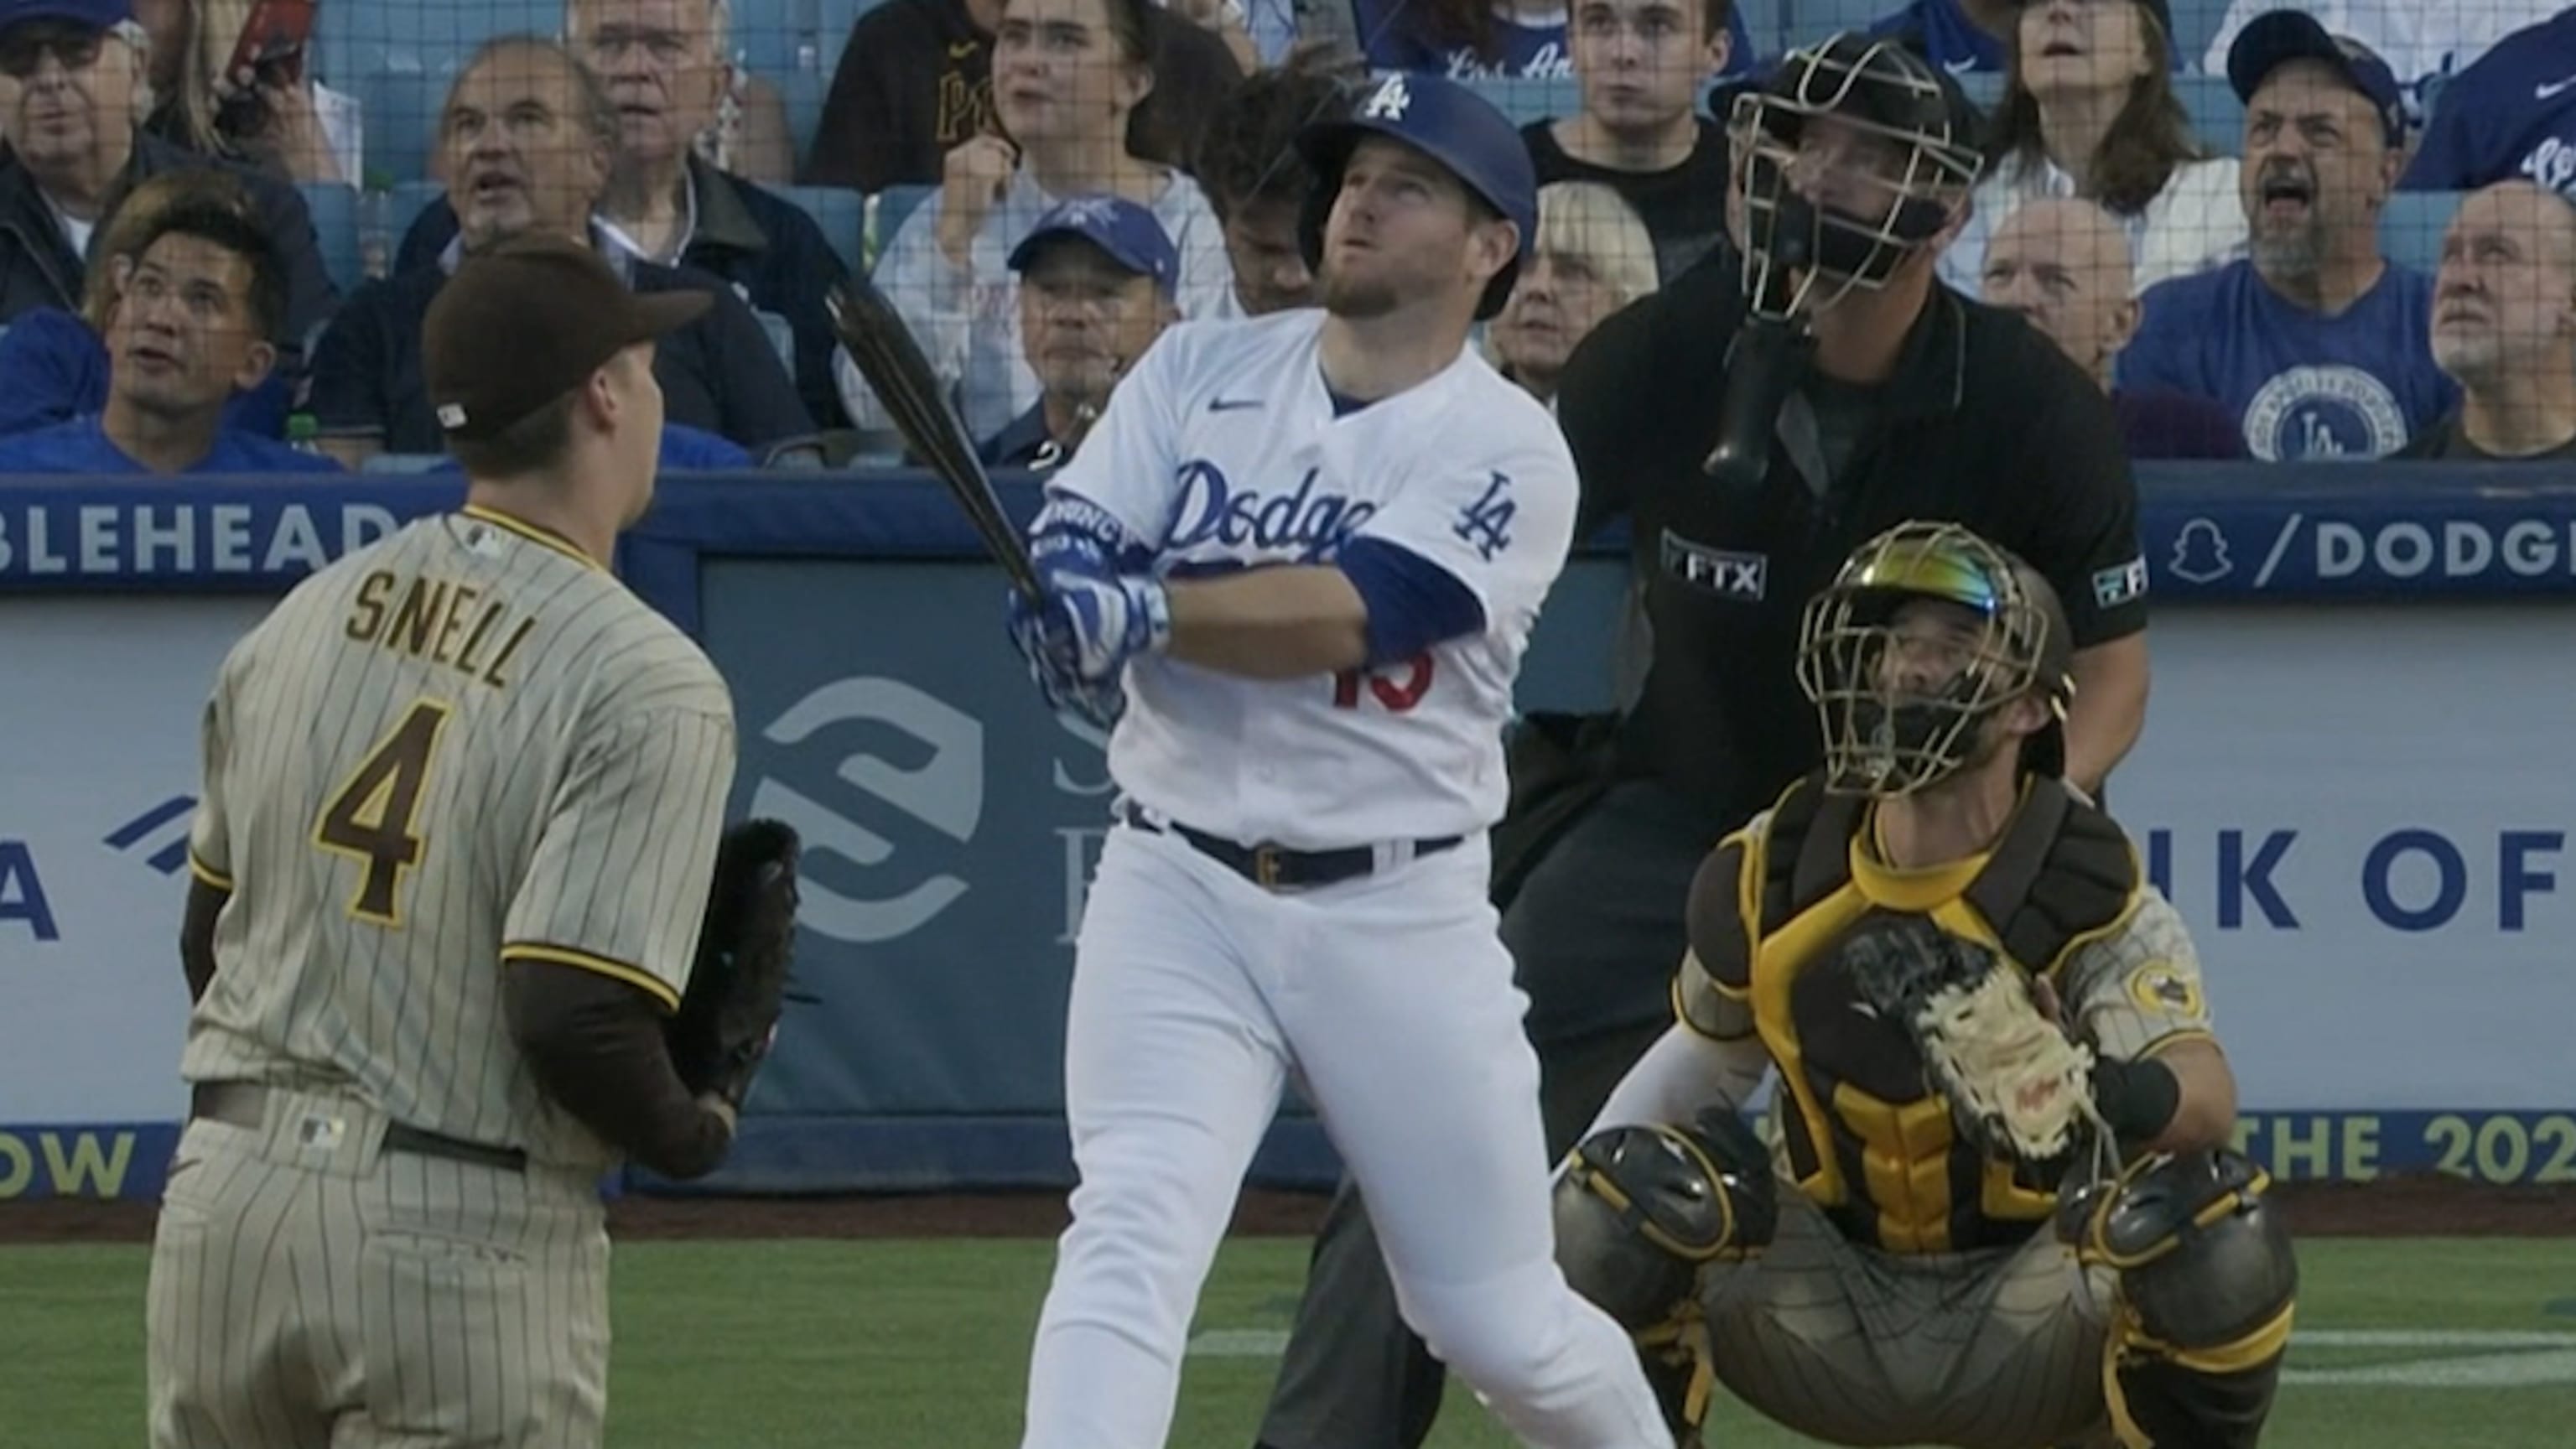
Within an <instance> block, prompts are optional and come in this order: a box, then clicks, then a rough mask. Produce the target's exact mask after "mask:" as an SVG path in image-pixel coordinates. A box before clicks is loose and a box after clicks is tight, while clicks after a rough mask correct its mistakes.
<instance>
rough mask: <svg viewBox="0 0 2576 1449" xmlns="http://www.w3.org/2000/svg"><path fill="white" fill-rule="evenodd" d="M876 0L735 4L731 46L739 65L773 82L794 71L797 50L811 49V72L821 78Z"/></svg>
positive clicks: (771, 0) (754, 0)
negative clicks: (741, 60)
mask: <svg viewBox="0 0 2576 1449" xmlns="http://www.w3.org/2000/svg"><path fill="white" fill-rule="evenodd" d="M875 3H876V0H737V3H736V4H735V5H734V7H733V48H734V50H735V51H736V52H738V53H739V54H740V55H741V56H742V59H743V63H744V64H745V65H747V66H749V67H751V69H752V70H753V71H754V72H756V73H757V74H759V75H761V76H764V77H766V78H767V79H768V80H769V81H770V82H771V83H773V84H783V83H784V82H785V79H786V77H787V76H788V75H790V74H792V73H794V72H795V71H796V70H797V69H798V65H797V61H798V54H797V52H798V51H799V49H800V48H802V47H804V46H807V45H811V46H812V47H813V48H814V62H815V64H814V69H815V71H816V72H818V73H820V74H821V75H822V77H823V78H824V79H825V80H827V81H828V80H830V79H831V77H832V67H833V66H835V65H837V64H839V63H840V58H841V42H843V41H845V40H847V39H849V38H850V27H851V26H852V25H854V24H856V23H857V22H858V18H859V16H860V14H861V13H862V12H864V11H865V10H867V9H868V8H869V6H871V5H873V4H875Z"/></svg>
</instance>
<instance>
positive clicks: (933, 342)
mask: <svg viewBox="0 0 2576 1449" xmlns="http://www.w3.org/2000/svg"><path fill="white" fill-rule="evenodd" d="M1153 13H1154V8H1153V5H1152V3H1151V0H1010V5H1009V8H1008V9H1007V10H1005V11H1004V12H1003V14H1002V24H1001V29H1000V31H999V32H998V33H997V34H996V35H995V37H994V41H993V86H994V97H995V104H996V107H997V109H998V111H999V113H1000V114H999V119H1000V123H1001V129H1002V131H1003V132H1004V133H1006V134H1007V135H1008V136H1009V137H1010V139H1009V140H1004V139H1003V138H1002V136H1000V135H984V136H978V137H976V138H975V139H973V140H971V141H968V142H967V143H965V144H964V145H962V146H959V147H958V148H956V149H955V150H953V151H951V152H949V153H948V159H947V163H946V164H947V177H946V179H945V180H944V181H943V182H941V184H940V189H939V194H938V195H936V196H933V197H931V198H929V199H928V200H926V201H924V202H923V203H922V204H921V206H920V208H919V209H918V210H916V211H914V212H913V214H912V215H911V216H910V217H909V218H907V219H906V220H905V222H904V224H903V229H902V230H901V231H898V232H896V233H895V237H894V241H893V242H892V243H891V244H890V245H889V246H888V247H887V248H886V254H885V256H884V257H883V258H881V259H879V261H878V262H877V268H876V284H877V286H878V288H879V289H881V290H882V291H883V292H884V293H885V294H886V297H887V298H888V299H889V300H891V301H892V302H893V303H894V305H895V308H896V310H897V311H899V312H901V313H902V314H903V318H904V321H905V322H907V323H908V324H910V326H911V328H912V331H913V335H914V336H916V337H918V338H919V339H920V340H921V347H922V351H923V352H924V353H925V354H927V355H928V357H929V359H930V365H931V367H932V369H933V370H935V371H936V372H937V373H938V374H939V377H940V379H941V380H942V381H943V382H945V383H947V384H948V385H949V386H950V387H952V388H953V389H955V391H956V393H957V402H958V411H959V412H960V413H961V414H962V415H963V416H964V418H965V421H966V428H967V431H968V433H969V435H970V436H973V437H979V438H982V437H990V436H992V435H993V434H994V433H997V432H999V431H1001V430H1002V429H1003V428H1004V427H1005V426H1007V425H1009V423H1010V421H1011V420H1012V419H1013V418H1016V417H1018V416H1019V415H1020V414H1022V413H1024V412H1026V411H1028V409H1029V406H1030V404H1032V403H1035V402H1036V401H1037V400H1038V379H1037V374H1036V373H1034V372H1031V371H1030V370H1029V363H1028V357H1027V354H1026V352H1025V350H1024V343H1023V341H1022V339H1021V337H1020V314H1019V302H1018V296H1017V293H1018V279H1017V278H1016V277H1014V276H1013V275H1012V274H1011V270H1010V255H1011V252H1012V251H1013V250H1014V249H1015V248H1017V247H1018V246H1019V244H1020V243H1021V241H1023V240H1025V239H1026V238H1027V236H1028V234H1029V229H1030V228H1031V227H1033V226H1035V225H1037V220H1038V218H1039V217H1040V216H1042V215H1044V214H1045V213H1046V212H1047V210H1048V209H1049V208H1051V207H1053V206H1054V205H1055V204H1056V203H1057V202H1059V201H1062V200H1065V199H1067V198H1070V197H1075V196H1085V195H1095V194H1098V195H1109V196H1123V197H1125V198H1126V199H1128V200H1129V201H1133V202H1136V203H1138V204H1139V205H1142V206H1145V207H1147V208H1149V209H1150V210H1152V212H1153V213H1154V217H1155V219H1156V220H1158V221H1160V222H1161V223H1162V224H1163V233H1164V235H1166V236H1168V237H1170V238H1171V239H1172V245H1173V246H1174V247H1176V248H1177V249H1179V251H1180V255H1181V280H1180V286H1179V288H1178V291H1177V296H1178V298H1179V301H1180V306H1181V315H1183V316H1185V317H1207V316H1213V315H1215V314H1216V312H1217V311H1218V309H1219V308H1221V307H1222V306H1223V305H1224V299H1225V295H1226V292H1227V290H1228V289H1229V288H1230V287H1231V286H1232V285H1233V283H1232V280H1231V278H1229V277H1228V275H1227V272H1226V260H1225V238H1224V236H1223V235H1222V231H1223V228H1222V227H1220V226H1219V225H1218V223H1217V219H1216V213H1215V212H1213V211H1210V210H1209V209H1208V202H1207V196H1206V194H1205V193H1203V192H1201V191H1200V190H1199V188H1198V183H1196V182H1194V181H1192V180H1191V179H1190V178H1189V177H1187V176H1185V175H1183V174H1182V173H1181V172H1179V171H1176V170H1174V169H1172V168H1171V167H1168V166H1164V165H1162V164H1160V163H1158V162H1155V161H1153V160H1150V159H1148V158H1146V157H1144V156H1141V155H1138V154H1137V153H1136V151H1135V150H1134V149H1133V148H1132V147H1130V146H1129V144H1128V143H1127V140H1126V137H1127V134H1128V130H1127V117H1128V116H1129V114H1130V113H1132V112H1133V111H1134V110H1135V108H1136V104H1137V103H1138V102H1139V101H1141V100H1143V99H1144V98H1145V96H1146V95H1147V94H1148V93H1150V92H1151V91H1152V89H1153V87H1154V83H1155V82H1154V70H1153V66H1152V65H1151V63H1150V62H1151V59H1152V51H1151V48H1150V47H1151V36H1152V25H1153V21H1152V18H1151V17H1152V15H1153ZM835 365H836V366H837V368H838V371H839V375H840V382H841V401H842V403H843V405H844V406H846V407H847V408H848V409H849V413H850V417H851V419H852V420H853V421H855V422H856V423H857V424H858V425H859V426H860V427H862V428H878V427H883V426H885V425H886V413H885V410H884V408H883V407H882V406H881V405H879V403H878V402H877V398H876V394H875V393H874V392H872V391H871V390H870V389H869V387H868V385H867V381H866V379H864V378H862V377H860V376H859V370H858V368H857V367H856V366H854V365H853V364H852V363H851V362H850V360H849V358H848V356H847V355H846V354H835Z"/></svg>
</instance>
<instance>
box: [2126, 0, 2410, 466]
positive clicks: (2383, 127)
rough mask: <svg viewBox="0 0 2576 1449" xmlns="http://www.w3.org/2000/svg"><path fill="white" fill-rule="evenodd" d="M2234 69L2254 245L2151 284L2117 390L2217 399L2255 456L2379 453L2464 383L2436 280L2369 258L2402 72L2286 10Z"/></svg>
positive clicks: (2400, 135)
mask: <svg viewBox="0 0 2576 1449" xmlns="http://www.w3.org/2000/svg"><path fill="white" fill-rule="evenodd" d="M2227 80H2228V84H2229V85H2230V86H2231V87H2232V88H2233V89H2234V90H2235V92H2236V94H2237V95H2238V96H2239V97H2241V98H2242V99H2243V100H2244V102H2245V157H2244V163H2243V168H2242V170H2241V172H2240V173H2239V179H2238V188H2239V191H2240V193H2241V196H2242V199H2243V201H2244V205H2245V219H2246V223H2247V226H2248V228H2249V230H2250V232H2251V235H2252V242H2251V248H2250V250H2251V255H2250V256H2249V257H2248V258H2247V259H2246V260H2244V261H2240V262H2234V263H2230V264H2229V265H2227V266H2224V267H2221V268H2218V269H2217V270H2215V271H2208V272H2202V273H2199V274H2197V275H2194V276H2189V277H2181V278H2177V279H2176V280H2174V281H2170V282H2166V283H2164V284H2162V285H2161V286H2156V287H2151V288H2149V289H2148V290H2147V294H2146V297H2145V305H2146V315H2145V317H2144V318H2143V319H2142V320H2141V321H2140V323H2139V324H2138V335H2137V338H2136V340H2135V341H2133V342H2131V343H2130V344H2129V349H2128V351H2127V352H2126V353H2125V354H2123V355H2122V357H2121V358H2120V369H2119V378H2120V385H2121V386H2123V387H2139V388H2144V387H2169V388H2173V389H2175V390H2177V391H2180V392H2187V393H2192V394H2195V395H2197V396H2200V397H2205V398H2211V399H2214V400H2216V401H2217V402H2219V403H2221V404H2223V405H2225V406H2226V407H2227V408H2228V409H2229V410H2230V411H2232V412H2234V413H2235V414H2236V415H2237V418H2238V422H2239V425H2240V426H2241V427H2242V428H2243V430H2244V433H2245V447H2246V451H2247V452H2249V453H2251V454H2252V455H2253V456H2254V457H2256V458H2259V459H2262V460H2263V461H2265V462H2295V461H2299V460H2302V459H2306V460H2318V459H2332V458H2357V459H2361V458H2381V457H2386V456H2387V455H2388V454H2390V453H2394V452H2396V451H2397V450H2398V449H2399V448H2402V447H2404V446H2405V445H2406V441H2407V440H2408V439H2409V438H2411V437H2413V436H2414V435H2415V434H2416V432H2417V431H2419V430H2421V429H2423V428H2427V427H2430V426H2431V425H2432V424H2433V421H2434V420H2435V419H2437V418H2439V417H2440V416H2441V415H2442V414H2443V413H2444V412H2446V411H2448V410H2449V409H2450V407H2451V404H2452V401H2453V399H2454V398H2455V396H2456V394H2457V389H2455V388H2453V387H2452V386H2451V383H2450V380H2449V379H2448V378H2445V377H2443V376H2442V373H2441V370H2440V369H2439V368H2437V367H2435V366H2434V365H2433V354H2432V351H2431V348H2430V347H2429V346H2428V344H2427V340H2426V335H2425V334H2426V328H2427V325H2428V322H2429V319H2430V317H2431V314H2432V302H2433V291H2432V283H2431V282H2430V281H2429V280H2428V279H2427V278H2425V277H2424V276H2422V275H2421V274H2419V273H2416V272H2412V271H2409V270H2407V269H2406V268H2404V267H2401V266H2398V265H2396V264H2394V263H2392V262H2390V261H2389V260H2388V259H2387V258H2385V257H2383V256H2381V255H2380V253H2379V215H2380V210H2381V208H2382V207H2383V206H2385V205H2386V204H2387V200H2388V192H2389V188H2390V187H2392V186H2394V185H2395V184H2396V181H2397V172H2398V168H2399V165H2400V162H2401V157H2400V152H2399V149H2398V148H2399V146H2400V144H2401V143H2402V141H2403V139H2404V133H2405V118H2404V115H2403V112H2402V111H2401V109H2400V105H2399V100H2398V94H2397V82H2396V80H2395V78H2394V77H2392V76H2391V75H2390V74H2389V73H2388V67H2387V66H2385V65H2383V64H2381V63H2380V60H2379V57H2377V56H2375V55H2372V54H2371V53H2370V52H2369V51H2367V50H2364V49H2362V48H2361V47H2359V46H2358V45H2355V44H2354V43H2352V42H2351V41H2349V40H2343V39H2339V38H2337V37H2335V36H2331V35H2328V34H2326V32H2325V29H2324V27H2322V26H2320V25H2318V24H2317V22H2316V21H2314V20H2312V19H2310V18H2309V17H2308V16H2306V15H2304V14H2301V13H2300V12H2298V11H2295V10H2282V11H2275V12H2274V13H2272V14H2270V15H2267V16H2264V17H2263V18H2262V19H2261V20H2259V21H2257V22H2255V23H2254V24H2252V25H2249V26H2247V27H2246V28H2245V31H2244V33H2243V34H2241V35H2239V36H2238V37H2237V40H2236V48H2235V49H2234V50H2233V51H2232V52H2230V54H2229V58H2228V67H2227Z"/></svg>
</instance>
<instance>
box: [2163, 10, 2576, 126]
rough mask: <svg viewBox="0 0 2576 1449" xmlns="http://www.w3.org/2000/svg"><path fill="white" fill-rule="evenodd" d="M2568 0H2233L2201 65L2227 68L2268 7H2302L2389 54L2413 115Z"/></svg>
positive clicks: (2331, 29)
mask: <svg viewBox="0 0 2576 1449" xmlns="http://www.w3.org/2000/svg"><path fill="white" fill-rule="evenodd" d="M2566 5H2567V0H2233V3H2231V4H2230V5H2229V6H2228V7H2227V14H2226V16H2225V17H2224V18H2223V19H2221V20H2220V21H2219V23H2218V29H2217V30H2216V31H2214V32H2213V33H2212V34H2211V35H2210V37H2209V51H2208V54H2207V55H2206V57H2205V58H2204V59H2203V60H2202V62H2201V66H2202V68H2203V69H2204V70H2206V71H2208V72H2209V73H2210V74H2211V75H2218V74H2221V73H2223V72H2224V71H2225V70H2226V69H2227V53H2228V51H2229V49H2230V48H2232V47H2233V46H2234V45H2235V44H2236V37H2237V36H2238V35H2240V34H2242V33H2243V32H2244V29H2245V27H2246V26H2248V25H2251V24H2253V23H2254V21H2255V20H2256V19H2258V18H2260V17H2261V16H2263V15H2265V14H2266V13H2268V12H2271V11H2275V10H2304V11H2306V12H2307V13H2308V14H2310V15H2313V16H2315V17H2316V18H2317V23H2318V24H2320V25H2322V26H2324V27H2325V28H2326V30H2327V32H2328V33H2329V34H2333V35H2345V36H2350V37H2351V38H2352V39H2354V40H2357V41H2359V42H2360V43H2361V44H2363V45H2364V46H2367V47H2369V49H2370V52H2371V54H2373V55H2376V56H2378V57H2379V58H2380V59H2381V60H2384V61H2386V62H2388V69H2389V73H2390V74H2392V75H2394V76H2396V77H2397V84H2398V85H2399V86H2400V87H2401V88H2403V89H2404V91H2405V93H2406V114H2407V119H2408V120H2409V121H2410V122H2420V121H2421V120H2422V119H2423V116H2424V103H2425V102H2426V101H2427V100H2428V99H2429V98H2430V97H2431V96H2432V95H2433V94H2434V93H2435V92H2436V91H2438V90H2443V89H2447V88H2448V86H2449V84H2450V82H2451V81H2453V80H2457V79H2458V78H2459V77H2460V76H2461V74H2462V73H2463V72H2465V71H2466V70H2467V69H2468V68H2469V66H2470V65H2472V64H2473V63H2475V62H2476V61H2477V59H2478V58H2479V57H2480V56H2482V55H2484V54H2486V52H2487V48H2488V47H2489V46H2492V45H2497V44H2501V43H2502V42H2503V39H2504V37H2505V36H2508V35H2510V34H2512V33H2513V32H2515V31H2517V30H2520V29H2522V28H2524V27H2525V26H2529V25H2534V24H2537V23H2539V22H2540V21H2542V20H2544V19H2547V18H2548V17H2549V16H2551V15H2553V14H2555V13H2557V12H2559V11H2561V10H2564V9H2565V8H2566Z"/></svg>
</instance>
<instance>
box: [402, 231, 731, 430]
mask: <svg viewBox="0 0 2576 1449" xmlns="http://www.w3.org/2000/svg"><path fill="white" fill-rule="evenodd" d="M714 302H715V297H714V296H713V295H712V294H711V293H707V292H698V291H688V292H663V293H659V294H656V295H653V296H649V297H639V296H637V295H635V294H634V293H633V292H631V291H629V290H627V287H626V283H625V282H623V281H621V280H620V279H619V278H618V275H617V272H616V270H615V269H614V268H612V267H610V266H609V265H608V263H607V262H606V261H604V260H602V259H601V258H600V255H599V254H598V253H597V252H595V251H593V250H591V249H590V248H589V247H587V246H584V245H582V244H581V243H579V242H576V241H573V240H571V239H569V238H566V237H553V236H525V237H519V238H516V239H514V240H511V241H507V242H504V243H502V244H501V245H500V246H498V247H495V248H493V249H492V250H491V251H488V252H484V253H481V254H479V255H476V256H471V257H468V258H466V259H465V261H464V262H463V263H462V264H461V265H459V266H458V267H457V269H456V275H455V276H453V277H450V278H448V279H447V285H446V286H444V287H441V288H439V290H438V296H437V298H436V300H434V301H432V302H431V303H430V304H429V319H428V323H427V325H426V326H425V327H424V328H423V336H422V340H421V372H422V374H423V381H425V382H426V383H427V384H428V386H429V403H430V407H431V409H432V410H433V411H434V412H435V413H436V414H437V416H438V425H439V427H440V428H442V429H444V430H445V432H446V434H447V436H449V437H451V438H464V439H468V440H475V439H481V438H489V437H492V436H494V435H496V434H498V433H499V432H501V431H502V430H503V429H505V428H507V427H509V426H510V425H511V424H512V423H515V422H518V421H519V420H520V419H522V418H525V417H527V416H528V415H529V414H530V413H533V412H535V411H536V410H537V409H539V408H542V407H544V406H545V405H546V404H548V403H550V402H553V401H554V400H555V399H556V398H559V397H562V396H563V395H564V394H565V393H568V392H570V391H572V390H573V389H574V388H577V387H579V386H581V385H582V383H583V382H584V381H585V380H587V379H588V378H589V377H590V375H591V374H592V373H594V372H597V371H598V370H599V368H600V365H601V364H602V363H605V362H607V361H608V359H610V358H611V357H614V356H616V355H617V354H618V353H619V352H622V351H624V350H625V349H626V348H629V347H632V346H634V345H635V344H636V343H638V342H644V341H648V340H650V339H652V338H656V337H660V336H662V335H663V334H664V333H666V332H669V331H671V330H672V329H674V328H677V327H681V326H685V325H687V324H688V323H690V322H692V321H695V320H696V319H697V318H698V316H699V315H700V314H701V313H703V312H705V311H706V310H707V308H708V307H710V306H712V305H713V304H714Z"/></svg>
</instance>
